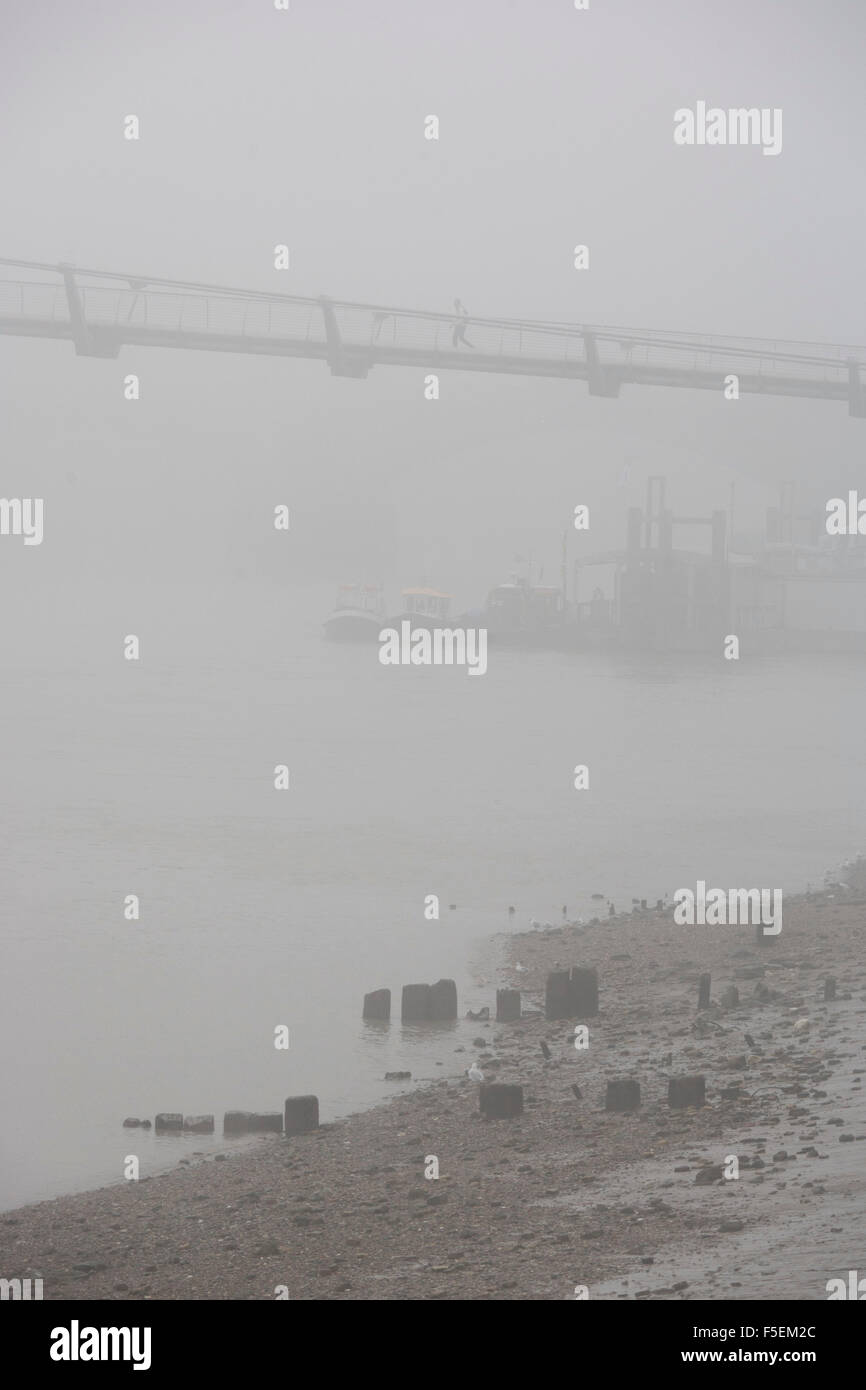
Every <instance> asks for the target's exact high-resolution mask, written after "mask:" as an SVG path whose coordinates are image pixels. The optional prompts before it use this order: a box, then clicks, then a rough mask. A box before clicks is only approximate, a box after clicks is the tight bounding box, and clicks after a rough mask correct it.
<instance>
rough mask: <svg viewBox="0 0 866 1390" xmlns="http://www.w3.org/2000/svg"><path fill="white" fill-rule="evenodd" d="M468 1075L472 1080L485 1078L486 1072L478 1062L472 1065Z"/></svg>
mask: <svg viewBox="0 0 866 1390" xmlns="http://www.w3.org/2000/svg"><path fill="white" fill-rule="evenodd" d="M466 1075H467V1076H468V1077H469V1080H470V1081H483V1080H484V1072H483V1071H482V1070H481V1068H480V1067H479V1065H478V1063H477V1062H473V1063H472V1066H471V1067H470V1068H469V1070H468V1071H467V1073H466Z"/></svg>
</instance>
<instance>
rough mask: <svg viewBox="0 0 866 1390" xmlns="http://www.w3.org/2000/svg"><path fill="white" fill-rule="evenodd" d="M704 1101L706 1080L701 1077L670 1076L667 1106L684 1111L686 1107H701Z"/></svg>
mask: <svg viewBox="0 0 866 1390" xmlns="http://www.w3.org/2000/svg"><path fill="white" fill-rule="evenodd" d="M705 1101H706V1079H705V1077H703V1076H672V1077H671V1079H670V1081H669V1082H668V1105H669V1106H670V1107H671V1108H672V1109H673V1110H684V1109H685V1107H686V1106H687V1105H703V1104H704V1103H705Z"/></svg>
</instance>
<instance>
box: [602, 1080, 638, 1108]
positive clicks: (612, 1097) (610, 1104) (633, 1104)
mask: <svg viewBox="0 0 866 1390" xmlns="http://www.w3.org/2000/svg"><path fill="white" fill-rule="evenodd" d="M604 1108H605V1110H615V1111H618V1112H619V1113H623V1112H625V1111H628V1110H638V1109H639V1108H640V1082H639V1081H636V1080H635V1079H634V1078H633V1077H630V1076H620V1077H617V1078H615V1079H614V1080H613V1081H608V1083H607V1095H606V1097H605V1102H604Z"/></svg>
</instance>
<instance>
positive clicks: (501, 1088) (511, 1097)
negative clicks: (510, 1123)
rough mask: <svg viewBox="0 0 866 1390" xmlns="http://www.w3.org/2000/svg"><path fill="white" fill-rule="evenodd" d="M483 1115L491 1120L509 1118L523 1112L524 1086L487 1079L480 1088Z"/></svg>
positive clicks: (480, 1103) (480, 1104)
mask: <svg viewBox="0 0 866 1390" xmlns="http://www.w3.org/2000/svg"><path fill="white" fill-rule="evenodd" d="M479 1106H480V1110H481V1114H482V1115H486V1116H487V1117H488V1119H491V1120H509V1119H512V1118H513V1117H514V1116H515V1115H522V1114H523V1087H522V1086H515V1085H506V1084H505V1083H503V1082H501V1081H487V1082H484V1083H483V1084H482V1086H481V1087H480V1089H479Z"/></svg>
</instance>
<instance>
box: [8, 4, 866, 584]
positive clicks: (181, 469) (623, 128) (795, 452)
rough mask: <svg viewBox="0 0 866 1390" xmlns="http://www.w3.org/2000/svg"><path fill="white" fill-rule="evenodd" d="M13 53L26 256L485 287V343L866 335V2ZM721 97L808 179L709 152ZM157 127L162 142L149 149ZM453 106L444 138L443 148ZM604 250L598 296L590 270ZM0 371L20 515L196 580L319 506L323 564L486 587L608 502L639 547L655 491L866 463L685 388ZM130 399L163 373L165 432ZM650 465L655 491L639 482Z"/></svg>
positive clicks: (237, 369)
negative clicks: (601, 330)
mask: <svg viewBox="0 0 866 1390" xmlns="http://www.w3.org/2000/svg"><path fill="white" fill-rule="evenodd" d="M2 31H3V32H2V43H0V48H2V52H3V58H2V60H0V62H2V68H0V72H2V81H0V93H2V94H0V101H2V107H3V116H4V126H5V129H6V132H7V139H6V141H5V142H4V144H3V147H2V151H0V186H2V188H3V190H4V194H5V197H4V217H3V237H2V251H3V254H6V255H10V256H20V257H22V258H28V259H34V260H42V259H44V260H47V261H52V262H53V261H57V260H61V259H63V260H71V261H74V262H77V263H78V264H82V265H92V266H96V267H100V268H103V267H104V268H106V269H121V270H126V269H129V270H131V271H142V272H145V273H148V272H149V273H151V274H156V275H165V276H170V277H175V278H189V279H197V280H199V279H200V280H208V281H215V282H225V283H228V284H235V285H245V284H249V285H250V286H256V287H259V288H268V287H270V286H274V287H275V288H276V289H278V290H280V291H283V292H296V293H301V294H318V293H329V294H331V295H334V296H338V297H340V296H342V297H346V298H358V299H365V300H373V301H382V302H388V303H393V304H406V305H417V306H423V307H430V308H435V309H444V310H447V309H449V308H450V306H451V303H452V301H453V299H454V297H455V296H457V295H459V296H460V297H461V298H462V299H463V300H464V301H465V303H466V304H467V305H468V308H469V311H470V314H473V313H474V314H478V315H484V314H491V315H498V314H505V315H511V314H513V315H526V316H529V317H549V318H561V319H574V320H578V321H589V322H597V323H602V324H618V323H621V324H625V325H631V326H650V327H660V328H675V329H676V328H685V329H695V330H699V331H708V332H717V333H747V334H757V335H768V336H778V337H795V338H807V339H818V340H827V341H836V342H846V341H847V342H854V343H857V342H862V341H863V340H864V339H866V332H864V330H863V326H862V325H863V311H862V295H861V294H860V293H859V290H858V287H859V286H860V285H862V280H863V276H862V268H861V267H862V257H863V249H862V246H863V235H862V233H863V225H864V210H866V191H864V184H863V179H862V151H861V149H860V145H859V137H860V133H861V132H862V130H863V128H864V119H863V118H864V105H866V100H864V91H863V84H862V55H863V52H864V39H866V11H864V9H863V7H862V5H860V4H858V3H854V2H853V0H852V3H847V0H845V2H844V3H843V0H835V3H830V4H822V5H821V6H815V5H812V4H807V3H804V2H803V0H794V3H791V0H785V2H784V3H781V0H780V2H779V3H777V2H776V0H762V3H760V4H755V3H754V0H751V2H750V0H733V3H728V4H725V5H724V6H722V5H718V4H709V3H703V2H702V0H665V2H664V3H651V2H650V0H629V3H620V4H617V3H613V0H608V2H607V3H606V0H592V8H591V10H590V11H589V12H587V13H582V12H576V11H575V10H574V8H573V5H572V4H571V0H541V2H540V3H539V0H532V2H530V0H526V2H525V3H509V4H504V3H493V0H473V3H471V4H470V3H458V2H457V0H447V2H446V3H436V4H421V3H407V0H391V3H382V0H373V2H372V3H365V4H363V5H360V4H357V3H343V0H318V3H312V2H310V3H307V0H292V8H291V11H290V12H289V13H288V14H285V13H281V12H277V11H275V10H274V9H273V8H272V5H271V4H270V3H269V0H260V2H259V3H257V4H252V3H243V4H241V3H231V4H229V3H205V0H192V3H189V0H186V2H185V3H183V4H177V3H167V2H166V0H155V3H148V4H146V5H138V6H122V7H119V6H116V5H114V4H109V3H106V4H95V3H80V4H76V5H72V6H70V5H68V4H61V3H55V2H54V0H49V3H47V4H43V5H39V6H38V7H29V8H28V7H21V8H18V9H16V10H15V11H14V12H13V10H12V8H11V7H7V8H6V11H5V14H4V16H3V19H2ZM700 98H703V99H706V100H707V101H708V102H710V103H712V104H718V105H721V106H729V105H730V106H736V105H755V106H759V107H760V106H769V107H781V108H782V109H783V112H784V143H783V149H782V153H781V155H780V156H779V157H778V158H775V159H773V158H766V157H764V156H763V155H762V153H761V151H760V149H755V148H717V149H708V148H691V149H682V148H678V147H676V146H675V145H674V143H673V139H672V126H673V112H674V110H675V109H676V108H677V107H680V106H684V105H693V104H694V103H695V101H696V100H698V99H700ZM129 113H135V114H137V115H138V116H139V118H140V120H141V139H140V141H138V142H129V141H125V140H124V139H123V138H122V120H123V117H124V116H125V115H127V114H129ZM428 114H436V115H437V116H438V117H439V120H440V122H441V133H440V139H439V141H438V142H433V141H425V139H424V138H423V122H424V118H425V116H427V115H428ZM278 242H285V243H287V244H288V245H289V247H290V249H291V256H292V269H291V270H290V271H289V272H288V273H286V274H279V273H277V272H275V271H274V270H273V268H272V264H273V261H272V256H273V247H274V245H275V244H276V243H278ZM577 242H585V243H587V244H588V245H589V247H590V253H591V268H590V270H589V271H588V272H577V271H575V270H574V269H573V266H572V248H573V247H574V245H575V244H576V243H577ZM0 364H2V371H3V377H4V378H5V380H6V383H7V386H8V387H9V388H11V389H10V391H9V397H10V399H9V400H8V401H7V404H6V406H5V408H4V409H5V413H6V422H7V423H6V428H7V450H6V452H7V470H6V471H7V482H6V492H7V494H13V493H14V492H15V491H16V485H15V484H16V479H15V476H14V475H15V464H14V461H15V460H16V459H18V460H20V462H21V466H22V468H23V467H24V466H25V464H26V474H27V478H28V479H29V480H30V481H29V485H25V483H24V482H23V481H22V482H21V483H20V484H17V491H18V492H19V493H23V494H26V495H30V494H32V493H33V492H34V491H36V490H37V480H38V479H39V478H40V477H41V478H44V481H43V482H40V483H39V486H40V487H41V488H42V491H43V493H44V495H45V496H46V497H47V498H53V501H52V502H51V503H50V505H48V506H47V510H46V517H47V518H48V519H47V523H46V524H47V525H48V526H51V520H50V518H51V517H52V516H54V517H55V518H57V517H58V515H60V516H62V515H63V508H64V507H65V506H67V505H68V507H69V508H70V509H71V510H70V512H69V516H70V518H72V517H76V522H75V525H76V527H77V528H79V530H78V532H77V534H78V535H79V536H80V535H82V534H89V535H91V537H92V538H93V537H95V536H96V535H101V536H102V538H103V539H102V542H101V545H102V546H103V547H104V548H103V549H102V550H101V551H100V553H101V554H104V555H108V554H109V553H110V552H111V548H112V542H111V535H110V534H108V533H107V532H106V530H105V528H103V527H102V524H101V523H102V520H103V512H102V508H103V507H104V508H105V509H106V510H105V516H106V517H107V516H108V515H109V514H110V512H111V509H112V508H113V506H114V502H113V501H112V500H111V499H112V497H116V498H117V499H118V501H121V500H125V501H126V502H127V503H134V504H135V505H134V506H132V507H130V516H129V519H128V529H129V532H132V533H136V532H137V531H138V530H139V529H140V530H141V531H142V533H143V534H144V533H151V534H152V532H153V530H154V528H156V527H159V528H161V530H162V533H163V535H164V536H165V537H171V536H172V535H173V536H174V539H173V541H170V542H169V543H168V544H167V546H166V547H165V548H164V553H163V560H164V563H165V564H166V565H167V566H168V567H171V565H172V564H173V562H174V560H175V559H177V561H178V563H180V562H181V559H182V556H181V548H182V546H183V544H184V543H185V542H184V537H185V536H186V544H187V545H189V544H191V542H190V539H189V537H190V533H191V532H192V531H195V530H196V528H197V530H198V533H199V539H200V540H201V542H202V544H203V545H205V546H206V544H207V539H208V536H210V537H212V538H216V540H217V541H218V545H219V547H220V548H221V549H222V548H225V547H228V548H229V549H231V547H232V546H237V548H238V550H239V552H240V553H242V554H244V553H246V552H247V551H248V549H249V547H248V546H247V545H246V544H245V542H244V539H243V534H242V533H243V527H244V525H245V524H246V523H245V521H244V520H243V518H245V517H246V518H248V519H249V520H250V523H251V524H253V525H255V520H254V518H255V516H256V507H257V506H258V505H259V503H261V505H262V506H264V505H265V504H266V503H267V504H268V505H269V504H270V503H271V502H272V501H279V500H286V501H290V502H292V503H293V504H294V505H295V507H296V509H297V516H298V527H297V531H296V538H295V541H294V543H293V557H294V563H295V564H296V565H301V566H302V567H304V568H305V569H306V571H307V572H310V573H312V572H313V570H314V569H315V570H317V571H320V572H321V574H322V576H323V577H325V576H327V575H329V574H331V573H332V572H333V571H334V570H335V569H336V568H337V566H338V564H339V563H340V562H341V561H343V562H346V563H347V564H348V567H349V568H351V566H352V563H355V564H357V565H361V566H363V565H364V564H365V563H366V564H376V563H381V564H382V565H383V566H385V565H388V564H389V563H392V562H393V563H395V567H396V568H397V569H401V568H402V567H404V566H405V565H407V564H408V562H409V560H410V558H411V557H413V556H417V553H418V545H419V544H420V545H421V546H422V547H424V546H426V547H428V549H429V556H428V563H429V564H431V565H432V566H434V567H435V566H436V565H440V566H442V567H444V568H448V566H449V565H450V566H451V567H452V569H453V570H454V571H455V573H454V574H453V575H451V576H450V577H448V576H446V579H447V582H449V583H453V582H455V581H457V580H461V581H463V582H465V583H467V584H469V585H475V584H477V583H479V582H480V581H481V574H482V572H483V573H484V574H486V575H488V577H489V581H490V582H491V583H492V582H493V581H494V580H495V579H496V578H497V577H498V576H497V574H496V573H494V572H493V571H494V570H495V569H496V568H497V567H498V566H501V564H503V563H505V562H507V560H508V558H509V557H510V550H511V549H512V548H513V544H512V542H513V543H514V544H518V543H519V538H520V536H521V534H525V535H526V537H527V546H528V548H531V537H532V536H533V535H535V534H536V533H537V534H538V535H541V534H542V533H544V532H549V533H550V536H553V535H554V534H556V533H557V532H558V530H559V529H561V526H562V525H563V524H565V522H566V521H567V518H568V516H569V515H570V513H571V509H572V505H573V502H574V501H578V500H588V501H590V502H597V503H598V504H599V508H600V510H599V512H598V522H597V525H598V530H597V540H598V542H599V544H608V543H617V542H618V541H619V540H620V539H621V533H622V525H621V513H622V505H623V503H624V501H625V500H628V501H635V500H638V501H639V500H641V496H642V479H643V477H644V476H645V475H646V473H648V472H653V471H665V472H667V473H668V474H669V475H670V476H671V477H672V479H674V480H676V487H677V489H679V490H680V492H679V493H678V496H679V495H681V496H682V497H683V502H684V503H689V504H690V503H691V498H690V497H689V496H688V494H689V493H695V492H696V491H697V495H698V499H699V500H700V501H702V502H705V503H706V505H725V502H726V499H727V487H728V483H729V480H730V477H731V476H737V477H738V479H739V485H740V487H741V489H742V496H743V500H744V503H746V502H747V501H748V502H751V501H752V500H753V501H754V504H755V505H756V506H757V507H761V508H762V507H763V506H764V505H765V504H766V503H767V501H771V500H772V497H771V495H770V494H771V493H772V492H773V490H774V488H775V481H776V479H778V478H780V477H799V478H801V479H803V480H808V479H809V478H814V476H815V470H816V468H818V467H819V466H820V467H821V468H823V469H827V471H828V473H829V474H830V475H832V476H837V475H838V476H843V475H844V476H845V477H846V478H847V477H849V476H851V471H852V470H856V468H857V465H858V463H859V459H860V457H861V455H862V442H863V441H862V432H863V428H864V426H863V423H862V422H859V423H858V422H854V421H850V420H848V418H847V416H846V415H845V408H844V406H842V407H837V406H831V405H827V404H818V405H813V404H808V403H803V402H797V401H791V402H785V401H754V400H744V401H741V402H740V403H738V405H737V406H736V407H734V408H733V411H731V410H729V411H728V414H727V415H725V414H724V413H723V406H722V404H721V403H720V402H719V401H716V400H709V399H707V398H706V397H704V396H700V397H698V396H696V395H693V394H691V393H686V392H676V393H674V392H659V391H653V392H648V391H639V390H632V391H629V392H627V393H626V394H625V395H624V397H623V399H622V400H621V401H619V402H609V401H598V400H590V399H588V398H587V396H586V389H585V387H583V386H571V385H568V384H564V383H541V384H538V383H531V382H529V383H527V382H519V381H514V380H509V379H502V380H495V381H484V380H479V379H477V378H471V377H470V378H459V379H458V378H454V377H452V378H448V377H447V376H446V377H445V378H444V390H443V398H442V400H441V401H440V402H438V403H437V404H435V405H430V404H425V403H424V402H423V400H422V399H421V388H420V383H419V382H418V381H417V380H415V379H414V377H413V376H412V374H411V373H407V372H405V371H389V372H385V371H375V372H374V373H373V375H372V376H371V378H370V379H369V380H368V381H367V382H363V383H355V382H347V381H335V380H332V379H331V378H330V377H329V376H328V374H327V371H326V369H325V368H323V367H322V366H320V365H318V364H312V365H311V364H304V363H294V362H280V361H266V360H254V359H241V358H226V359H224V360H218V359H217V358H216V356H211V355H205V354H190V353H183V354H173V353H168V352H144V351H139V352H132V351H129V350H127V351H125V352H124V353H123V354H122V356H121V359H120V363H119V364H118V363H114V364H111V363H105V362H94V361H88V360H81V359H78V360H76V359H75V358H74V356H73V354H72V352H71V349H70V348H69V347H68V346H66V345H60V346H59V345H40V344H35V343H22V342H20V341H15V340H5V341H3V342H0ZM124 371H140V372H141V373H142V381H143V386H142V401H141V402H140V403H139V404H138V406H136V407H132V406H129V405H128V404H126V403H124V402H123V400H122V397H121V395H120V393H119V390H118V388H117V381H118V379H119V377H120V376H122V374H123V372H124ZM133 411H135V412H136V413H135V414H134V415H133V413H132V412H133ZM828 459H829V460H831V462H830V463H829V464H828V462H827V461H828ZM624 460H626V461H629V462H630V464H631V477H632V479H633V485H634V487H635V488H636V489H637V490H636V491H635V492H630V491H629V488H625V489H619V490H617V489H616V488H614V487H613V486H612V480H613V479H614V478H615V477H619V475H620V473H621V470H622V467H623V461H624ZM241 461H243V462H242V466H241ZM578 464H579V465H580V467H579V469H578V467H577V465H578ZM70 471H72V472H73V473H75V474H76V479H75V482H74V483H70V482H69V480H68V478H67V474H68V473H69V472H70ZM23 476H24V475H23V474H22V477H23ZM72 487H78V489H79V491H78V493H77V494H76V499H77V500H76V499H73V496H72V493H71V492H69V494H68V495H67V494H66V493H64V491H63V489H64V488H72ZM91 487H94V488H96V489H97V491H98V497H99V499H100V501H99V503H98V505H97V506H96V511H94V496H95V495H96V494H93V495H91V494H90V493H89V491H88V490H89V489H90V488H91ZM822 487H823V491H824V492H825V493H826V487H824V486H823V483H822ZM167 489H170V495H171V499H172V505H171V506H169V507H167V506H166V499H167V497H168V492H167V491H166V490H167ZM160 490H161V491H160ZM82 497H86V498H88V499H89V500H87V501H86V502H85V503H83V502H82ZM174 511H176V512H177V514H178V517H177V518H175V519H173V517H172V513H173V512H174ZM305 516H307V517H308V518H309V522H308V525H307V526H306V527H304V525H303V518H304V517H305ZM178 518H179V519H178ZM208 518H210V521H209V523H208V522H207V519H208ZM239 518H241V521H239ZM196 519H198V520H196ZM80 528H83V530H82V529H80ZM88 528H90V530H88ZM67 529H68V528H67ZM109 531H110V528H109ZM56 535H57V532H56V530H55V536H56ZM57 545H58V550H57V552H56V553H57V554H58V555H59V554H61V553H62V545H63V541H62V540H60V539H59V538H58V540H57ZM129 545H130V536H129V534H127V536H126V537H125V539H124V540H123V541H122V542H118V543H117V545H116V550H117V552H118V553H117V555H116V556H115V558H120V557H121V556H122V555H124V554H125V555H127V556H128V555H129V554H130V553H131V552H130V550H129ZM175 547H176V548H177V555H174V553H173V552H174V549H175ZM470 548H471V549H472V551H473V554H474V556H475V558H476V560H477V573H476V571H475V568H474V567H473V566H470V565H469V564H468V562H467V561H466V552H467V550H468V549H470ZM133 553H134V552H133ZM142 553H144V552H142ZM380 555H381V561H379V559H378V557H379V556H380ZM449 556H450V558H449ZM461 557H463V558H462V559H461ZM259 560H261V557H259ZM5 562H6V561H4V563H5ZM254 562H255V561H254ZM15 563H17V561H15ZM49 563H50V562H49ZM262 563H265V562H264V561H262ZM97 568H98V565H97ZM403 572H405V569H404V568H403ZM339 577H341V576H340V575H339V574H337V573H334V578H339ZM407 577H411V576H407ZM477 597H478V598H480V597H482V595H481V594H478V595H477Z"/></svg>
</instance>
